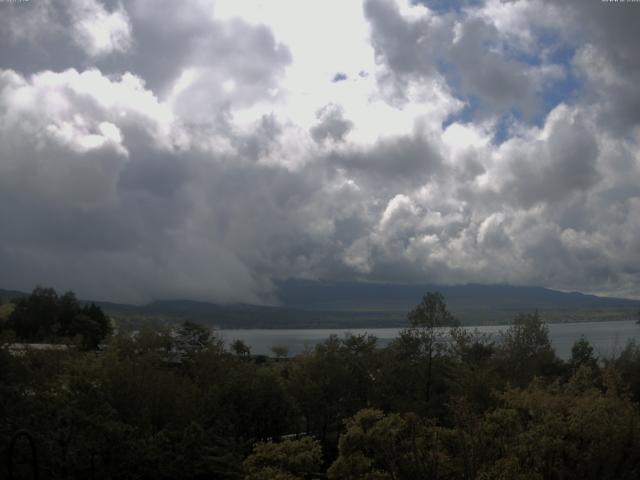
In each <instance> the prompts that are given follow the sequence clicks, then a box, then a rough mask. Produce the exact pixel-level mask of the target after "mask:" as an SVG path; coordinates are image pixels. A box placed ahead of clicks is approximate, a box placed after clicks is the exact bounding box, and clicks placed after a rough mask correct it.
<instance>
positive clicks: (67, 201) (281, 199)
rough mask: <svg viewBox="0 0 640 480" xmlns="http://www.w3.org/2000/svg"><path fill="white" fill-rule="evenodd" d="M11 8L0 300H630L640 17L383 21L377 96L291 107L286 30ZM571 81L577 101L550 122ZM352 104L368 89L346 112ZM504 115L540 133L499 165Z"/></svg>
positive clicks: (405, 15) (446, 15) (146, 7)
mask: <svg viewBox="0 0 640 480" xmlns="http://www.w3.org/2000/svg"><path fill="white" fill-rule="evenodd" d="M427 5H429V3H427ZM14 7H15V8H14ZM19 8H20V5H15V6H13V7H11V6H10V5H8V4H2V3H0V9H1V10H2V13H3V14H4V13H5V12H10V13H9V15H2V16H0V40H2V42H3V43H2V45H3V47H2V48H1V49H0V219H1V220H2V225H3V229H2V232H1V233H0V264H2V265H3V268H2V269H1V270H0V284H1V285H0V286H7V287H11V288H22V289H28V288H31V287H32V286H33V285H34V284H36V283H43V284H51V285H53V286H56V287H57V288H60V289H64V288H72V289H75V290H78V293H79V294H81V295H82V296H84V297H96V298H109V299H113V300H133V301H144V300H148V299H150V298H159V297H172V298H176V297H180V296H182V297H188V298H202V299H208V300H214V301H250V302H253V301H256V302H257V301H272V300H275V299H276V292H275V291H274V284H273V280H274V279H281V278H287V277H305V278H323V279H353V278H360V279H368V280H380V281H401V282H411V281H416V282H424V281H425V279H427V280H428V281H432V282H436V283H437V282H445V283H465V282H483V283H486V282H489V283H491V282H511V283H517V284H527V283H530V284H542V285H547V286H551V287H554V286H555V287H558V288H568V289H583V290H589V291H601V292H608V293H618V294H631V295H637V293H634V289H635V286H636V285H637V282H638V280H639V279H640V260H638V259H639V258H640V247H639V243H638V238H640V190H639V189H638V186H637V185H638V184H640V161H639V159H638V153H637V152H638V151H639V149H638V143H639V138H638V132H637V130H634V126H635V125H637V123H638V122H639V121H640V119H639V118H638V116H637V111H640V109H638V108H636V103H637V100H638V99H639V98H640V96H639V95H638V90H637V88H636V85H637V84H640V74H639V73H638V69H639V68H640V67H639V63H640V61H639V60H638V58H639V56H638V55H637V52H635V46H636V45H637V40H638V34H637V33H636V32H635V30H634V29H633V26H634V25H635V23H637V22H636V20H637V18H638V17H637V15H638V13H637V12H640V8H636V9H634V10H630V9H629V8H633V5H631V4H629V5H628V6H625V7H622V6H616V5H609V4H601V3H600V2H597V5H596V2H591V3H589V2H587V3H584V4H583V3H582V2H580V3H578V2H572V3H563V4H557V3H555V2H554V3H545V2H541V1H537V0H532V1H529V2H524V1H521V2H506V3H497V2H489V3H478V2H464V6H463V7H460V8H452V9H441V8H438V9H436V10H431V11H429V10H426V9H424V8H414V7H412V5H411V4H410V3H406V4H400V3H398V2H394V1H391V0H388V1H385V0H368V1H366V2H365V3H364V8H363V15H364V16H365V18H366V20H363V21H366V22H367V23H368V25H369V27H370V42H371V47H372V54H373V55H375V61H376V66H375V67H374V66H373V65H372V64H371V63H369V64H367V65H368V66H366V68H367V71H368V72H370V74H371V75H370V78H367V75H365V74H364V73H362V72H361V74H359V76H358V77H357V78H356V77H354V78H351V79H350V81H348V82H341V83H340V84H339V85H338V86H336V85H331V83H330V82H329V81H328V80H329V79H331V75H332V74H333V73H332V72H336V71H337V70H338V69H344V68H345V67H344V65H349V64H351V63H349V62H347V61H346V60H345V63H344V64H340V65H330V66H329V67H327V69H326V70H325V71H323V72H322V73H321V74H319V75H318V83H319V84H322V85H324V86H325V87H330V88H331V89H332V90H330V91H329V90H327V91H323V92H320V93H317V96H314V95H316V92H314V91H312V90H313V89H312V88H311V87H310V86H309V85H307V84H304V85H293V86H292V82H294V80H293V79H295V78H296V76H295V75H292V76H290V77H288V76H287V75H288V73H287V72H288V71H289V69H294V68H295V67H296V60H297V59H296V58H294V56H293V54H291V53H290V50H289V46H288V45H285V44H283V43H281V40H280V38H281V37H280V36H279V34H278V33H279V32H277V31H271V30H270V28H269V27H266V26H264V25H260V24H259V23H256V22H254V23H250V22H249V21H245V20H240V19H230V20H222V19H220V18H217V17H216V16H215V5H212V4H209V3H207V2H194V3H185V2H168V1H167V2H161V3H160V4H159V3H157V2H153V1H150V0H148V1H147V0H140V1H136V2H126V3H125V2H123V3H120V2H117V1H111V2H108V3H99V2H96V1H94V0H73V1H71V2H69V3H64V4H60V3H53V2H46V1H41V2H28V5H26V7H25V8H23V9H22V10H19ZM623 8H624V9H626V10H623ZM523 12H524V13H523ZM545 22H546V23H547V24H548V26H547V27H545V28H546V29H547V30H546V32H547V34H548V35H547V37H544V36H543V35H541V33H540V32H541V25H544V24H545ZM549 39H551V40H549ZM563 49H564V50H563ZM560 50H562V51H565V50H566V52H570V54H566V55H565V56H567V57H568V58H569V60H567V59H564V60H562V59H560V60H558V59H555V60H554V58H555V57H554V52H557V51H560ZM291 52H296V50H295V48H291ZM328 53H330V52H328ZM329 58H330V55H329ZM349 60H350V59H349ZM358 61H360V60H359V59H358ZM554 62H559V63H554ZM362 64H363V65H365V64H366V63H365V62H363V63H362ZM567 72H569V73H571V74H572V75H574V76H576V77H579V78H580V82H582V83H581V84H582V85H583V88H581V89H579V90H578V93H577V94H576V95H574V96H572V97H571V98H568V97H567V98H565V97H563V94H558V97H559V100H557V101H556V102H555V103H553V102H552V104H547V103H548V102H547V100H548V99H547V98H546V97H545V91H546V90H545V88H548V86H549V85H553V79H557V78H561V77H562V75H565V74H568V73H567ZM299 73H300V72H298V74H299ZM304 78H306V77H304ZM372 79H375V80H377V82H376V81H371V80H372ZM355 85H358V86H362V88H365V87H364V86H365V85H370V87H371V89H372V90H371V91H368V90H367V91H364V90H363V92H362V98H358V99H357V101H355V102H351V100H352V98H351V97H352V96H357V95H359V91H358V90H357V89H356V88H355ZM314 88H315V87H314ZM366 88H369V87H366ZM287 89H290V90H287ZM296 89H297V90H296ZM350 89H351V90H350ZM300 91H302V92H304V95H303V96H301V95H300V94H299V92H300ZM327 92H330V93H327ZM296 95H298V96H296ZM340 95H342V97H340ZM303 97H304V98H303ZM468 97H477V98H478V99H479V102H480V107H479V108H478V109H476V111H472V110H471V109H469V108H467V109H465V110H463V106H464V102H465V101H467V100H468ZM298 100H300V104H298V103H297V102H298ZM305 102H306V103H305ZM545 102H547V103H545ZM302 104H304V105H302ZM541 104H545V107H544V108H546V109H547V110H548V111H546V110H545V111H543V110H542V109H541V107H540V105H541ZM511 110H519V111H521V112H524V113H525V114H524V115H521V116H516V115H514V116H513V117H512V121H511V122H510V124H509V125H508V127H509V128H507V129H505V133H504V139H503V141H501V142H500V145H496V144H495V143H494V142H493V140H492V139H493V138H495V136H496V131H497V130H498V129H499V128H501V127H500V124H499V122H498V121H497V117H498V116H499V115H502V114H504V113H505V112H508V111H511ZM289 111H291V112H292V113H291V115H288V112H289ZM314 112H317V115H316V118H315V119H314V117H313V114H314ZM532 112H533V114H532ZM300 119H302V120H300ZM406 119H409V120H408V121H405V120H406ZM456 119H457V121H456ZM296 121H298V123H296ZM395 122H398V123H399V124H396V123H395ZM391 132H394V133H391Z"/></svg>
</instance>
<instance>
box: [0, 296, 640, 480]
mask: <svg viewBox="0 0 640 480" xmlns="http://www.w3.org/2000/svg"><path fill="white" fill-rule="evenodd" d="M92 312H94V313H93V315H94V317H91V315H92ZM95 312H96V309H95V308H93V309H92V307H91V306H86V307H79V306H78V304H77V302H76V301H75V297H74V296H73V294H71V293H68V294H65V295H62V296H57V295H56V294H55V292H53V291H52V290H50V289H42V288H37V289H36V290H34V292H33V294H32V295H31V296H30V297H29V298H25V299H23V300H20V301H17V302H16V307H15V309H14V311H13V312H12V313H11V315H10V316H9V318H8V320H5V321H4V323H3V330H2V333H1V340H0V450H1V451H2V455H4V456H5V458H7V457H9V449H10V445H13V447H12V449H11V450H12V451H11V456H10V462H9V463H5V462H3V463H2V466H1V467H0V469H2V470H0V477H2V478H5V477H7V476H8V469H9V468H11V470H12V473H13V474H14V475H15V476H16V478H31V475H32V470H33V468H34V467H36V466H37V469H38V472H39V475H40V478H51V479H58V478H60V479H61V478H77V479H85V478H103V479H130V478H134V479H135V478H137V479H251V480H267V479H287V480H295V479H312V478H316V479H324V478H329V479H363V480H364V479H415V478H429V479H505V480H506V479H523V480H524V479H585V478H594V479H596V478H597V479H607V478H609V479H636V478H638V475H639V474H640V436H639V435H638V428H639V426H640V409H639V407H638V401H639V400H640V373H639V372H640V346H638V345H636V344H634V343H631V344H629V345H628V346H627V347H626V348H625V349H624V350H623V351H622V352H621V353H620V354H619V355H618V356H617V357H615V358H607V359H604V358H597V356H596V355H595V354H594V351H593V348H592V347H591V346H590V345H589V342H588V341H586V340H585V339H584V338H583V339H581V340H579V341H578V342H576V344H575V345H574V348H573V351H572V356H571V358H570V359H569V360H568V361H562V360H560V359H559V358H557V356H556V355H555V352H554V351H553V349H552V347H551V344H550V341H549V337H548V332H547V328H546V326H545V324H544V322H542V321H541V319H540V317H539V316H538V315H537V314H535V313H533V314H523V315H520V316H518V317H517V318H516V319H515V320H514V323H513V325H512V326H511V327H510V328H509V329H508V330H506V331H505V333H504V334H502V335H501V336H499V337H490V336H487V335H482V334H480V333H478V332H470V331H467V330H464V329H461V328H459V327H456V326H455V323H456V322H455V319H454V318H453V317H452V316H451V314H450V313H449V312H448V309H447V306H446V305H445V303H444V300H443V298H442V296H440V295H439V294H436V293H428V294H427V295H425V297H424V298H423V300H422V301H421V302H420V304H418V305H417V306H416V308H415V309H414V310H413V311H412V312H410V313H409V315H408V320H409V326H408V328H406V329H405V330H404V331H402V333H401V334H400V335H399V336H398V337H397V338H396V339H395V340H394V341H393V342H391V344H389V345H388V346H386V347H384V348H382V347H380V346H379V345H378V344H377V339H376V338H375V337H373V336H371V335H360V336H353V335H351V336H349V335H348V336H345V337H342V338H341V337H337V336H331V337H329V338H327V339H326V340H325V341H324V342H322V343H320V344H318V345H317V346H316V347H315V348H313V349H309V350H308V351H306V352H305V353H303V354H301V355H297V356H295V357H293V358H290V357H289V355H288V352H287V350H286V348H285V347H284V346H282V345H274V348H273V351H274V358H271V359H269V358H264V357H256V356H252V355H251V354H250V350H249V349H248V348H247V346H246V345H244V344H243V343H242V342H234V344H233V346H232V348H231V350H227V349H226V348H225V346H224V343H223V342H222V341H221V339H220V338H218V336H217V335H216V334H215V332H213V331H211V330H210V329H208V328H206V327H203V326H200V325H198V324H194V323H190V322H183V323H181V324H175V325H160V326H159V325H157V324H153V323H151V322H150V323H147V324H146V325H143V326H142V327H141V328H140V329H138V330H137V331H135V332H132V331H125V330H122V329H120V330H119V331H118V332H117V333H116V334H114V335H110V336H108V337H105V338H104V341H105V342H106V346H105V348H104V349H103V350H102V351H101V352H100V353H99V354H95V353H93V352H91V351H87V350H86V349H87V348H89V347H91V348H93V347H95V343H96V342H95V341H94V340H96V339H97V337H92V336H91V335H90V334H91V332H93V331H94V330H93V329H87V330H74V328H76V327H74V326H75V325H84V324H85V322H86V323H88V320H83V321H78V320H77V318H78V317H81V318H83V317H85V316H86V317H87V318H91V319H92V320H93V321H94V322H96V323H99V320H95V319H96V318H99V317H98V315H97V314H96V313H95ZM100 318H101V317H100ZM35 319H39V320H38V321H35ZM22 322H24V325H23V324H22ZM35 325H37V327H36V326H35ZM441 325H449V326H450V327H449V328H450V330H449V335H450V338H451V340H450V341H448V342H443V341H442V338H441V337H440V332H441V330H440V329H438V328H437V327H439V326H441ZM8 327H12V328H15V327H17V328H16V330H15V331H10V330H9V328H8ZM96 331H97V330H96ZM16 335H17V336H18V338H20V336H23V338H25V339H27V338H28V339H30V340H34V341H35V340H51V339H53V338H55V336H56V335H61V336H62V335H63V336H65V337H66V338H75V337H74V336H75V335H81V336H82V339H83V340H82V341H81V342H79V343H78V342H77V343H76V345H78V346H80V347H82V348H72V349H66V350H29V349H27V350H26V351H23V352H21V353H20V354H16V353H15V352H13V353H12V351H11V349H10V345H11V343H12V342H14V341H15V340H16ZM85 335H87V338H88V339H90V340H84V339H85ZM99 341H101V342H102V341H103V339H102V338H101V339H100V340H99ZM18 432H26V433H23V434H21V435H19V434H18ZM25 435H28V436H30V438H31V439H32V440H33V442H34V445H35V448H36V450H37V460H36V461H34V460H33V459H32V453H31V451H30V449H29V444H28V442H27V441H26V440H25V438H24V437H25ZM12 439H13V440H14V442H13V443H12ZM34 464H37V465H34Z"/></svg>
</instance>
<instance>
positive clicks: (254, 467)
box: [243, 437, 322, 480]
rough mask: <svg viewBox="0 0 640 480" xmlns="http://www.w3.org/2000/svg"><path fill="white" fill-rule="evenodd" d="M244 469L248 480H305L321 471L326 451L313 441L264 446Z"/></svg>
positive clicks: (255, 451) (267, 443)
mask: <svg viewBox="0 0 640 480" xmlns="http://www.w3.org/2000/svg"><path fill="white" fill-rule="evenodd" d="M243 466H244V469H245V471H246V473H247V475H246V477H245V479H246V480H303V479H305V478H310V476H311V475H313V474H314V473H317V472H318V471H319V470H320V467H321V466H322V448H321V447H320V443H319V442H318V441H317V440H314V439H313V438H311V437H304V438H301V439H299V440H285V441H283V442H280V443H273V442H260V443H256V445H255V446H254V449H253V453H252V454H251V455H249V456H248V457H247V459H246V460H245V461H244V464H243Z"/></svg>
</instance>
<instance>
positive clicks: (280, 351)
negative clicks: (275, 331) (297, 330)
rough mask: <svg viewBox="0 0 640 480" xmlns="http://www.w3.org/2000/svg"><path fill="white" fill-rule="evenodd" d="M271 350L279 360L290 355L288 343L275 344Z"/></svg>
mask: <svg viewBox="0 0 640 480" xmlns="http://www.w3.org/2000/svg"><path fill="white" fill-rule="evenodd" d="M271 351H272V352H273V354H274V355H275V356H276V358H277V359H278V360H280V359H283V358H287V356H288V355H289V347H288V346H286V345H273V346H272V347H271Z"/></svg>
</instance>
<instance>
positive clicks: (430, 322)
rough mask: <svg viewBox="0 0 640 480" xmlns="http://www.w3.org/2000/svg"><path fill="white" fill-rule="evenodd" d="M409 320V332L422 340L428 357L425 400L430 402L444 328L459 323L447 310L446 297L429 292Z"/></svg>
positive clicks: (409, 316) (410, 313) (409, 315)
mask: <svg viewBox="0 0 640 480" xmlns="http://www.w3.org/2000/svg"><path fill="white" fill-rule="evenodd" d="M408 319H409V323H410V325H411V327H410V329H409V332H410V333H411V334H412V335H413V336H415V337H417V338H418V339H419V340H420V342H421V344H422V349H423V354H424V356H425V357H426V362H427V373H426V385H425V399H426V401H427V402H429V400H430V399H431V383H432V369H433V357H434V355H435V353H436V349H437V348H439V347H440V346H441V345H442V342H441V341H440V340H441V337H442V336H443V334H444V332H443V331H442V327H450V326H457V325H458V324H459V322H458V321H457V320H456V318H455V317H454V316H453V315H452V314H451V313H450V312H449V310H447V304H446V303H445V301H444V297H443V296H442V294H441V293H438V292H427V294H426V295H425V296H424V297H423V298H422V301H421V302H420V303H419V304H418V305H416V307H415V308H414V309H413V310H411V311H410V312H409V314H408Z"/></svg>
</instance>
